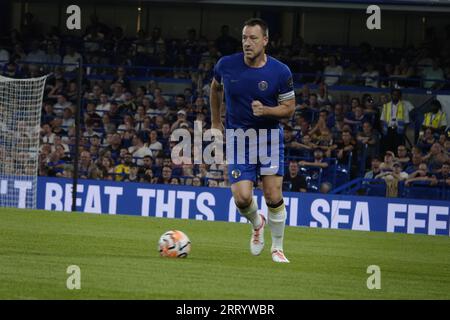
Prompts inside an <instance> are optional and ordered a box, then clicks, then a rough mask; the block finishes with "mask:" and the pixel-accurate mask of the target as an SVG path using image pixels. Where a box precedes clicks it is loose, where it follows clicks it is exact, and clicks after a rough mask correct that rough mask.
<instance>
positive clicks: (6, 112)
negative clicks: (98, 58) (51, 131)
mask: <svg viewBox="0 0 450 320" xmlns="http://www.w3.org/2000/svg"><path fill="white" fill-rule="evenodd" d="M46 78H47V76H43V77H40V78H31V79H11V78H6V77H3V76H0V207H16V208H36V199H37V187H36V186H37V173H38V163H39V161H38V158H39V131H40V118H41V109H42V98H43V94H44V86H45V80H46Z"/></svg>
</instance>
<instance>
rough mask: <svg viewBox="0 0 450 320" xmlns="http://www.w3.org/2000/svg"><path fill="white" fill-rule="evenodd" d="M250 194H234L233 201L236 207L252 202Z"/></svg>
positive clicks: (248, 204)
mask: <svg viewBox="0 0 450 320" xmlns="http://www.w3.org/2000/svg"><path fill="white" fill-rule="evenodd" d="M252 198H253V197H252V194H251V193H248V194H247V193H241V194H236V195H234V202H235V203H236V207H238V208H241V209H243V208H247V207H248V206H250V204H251V203H252Z"/></svg>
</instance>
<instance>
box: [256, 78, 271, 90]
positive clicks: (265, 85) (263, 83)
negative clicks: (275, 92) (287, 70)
mask: <svg viewBox="0 0 450 320" xmlns="http://www.w3.org/2000/svg"><path fill="white" fill-rule="evenodd" d="M268 87H269V84H268V83H267V81H264V80H263V81H260V82H259V83H258V88H259V90H261V91H265V90H267V88H268Z"/></svg>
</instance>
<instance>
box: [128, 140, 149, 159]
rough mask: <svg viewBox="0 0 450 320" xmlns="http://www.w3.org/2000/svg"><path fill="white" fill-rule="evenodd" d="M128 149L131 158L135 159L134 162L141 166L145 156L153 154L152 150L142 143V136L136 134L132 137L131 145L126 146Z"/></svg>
mask: <svg viewBox="0 0 450 320" xmlns="http://www.w3.org/2000/svg"><path fill="white" fill-rule="evenodd" d="M128 151H129V152H130V153H131V154H132V155H133V158H134V159H135V160H136V164H137V165H138V166H142V165H143V164H144V157H145V156H150V157H152V156H153V153H152V151H151V150H150V149H149V148H148V147H146V146H145V145H144V142H143V141H142V138H141V137H140V136H137V135H135V136H134V137H133V145H132V146H131V147H129V148H128Z"/></svg>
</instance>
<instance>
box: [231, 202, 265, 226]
mask: <svg viewBox="0 0 450 320" xmlns="http://www.w3.org/2000/svg"><path fill="white" fill-rule="evenodd" d="M236 207H237V206H236ZM237 209H238V211H239V213H240V214H241V215H243V216H244V217H246V218H247V219H248V220H249V221H250V222H251V223H252V225H253V229H258V227H259V226H260V225H261V222H262V221H261V216H260V215H259V214H258V213H257V211H258V206H257V205H256V202H255V200H254V199H253V198H252V203H250V205H249V206H248V207H247V208H244V209H241V208H239V207H237Z"/></svg>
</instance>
